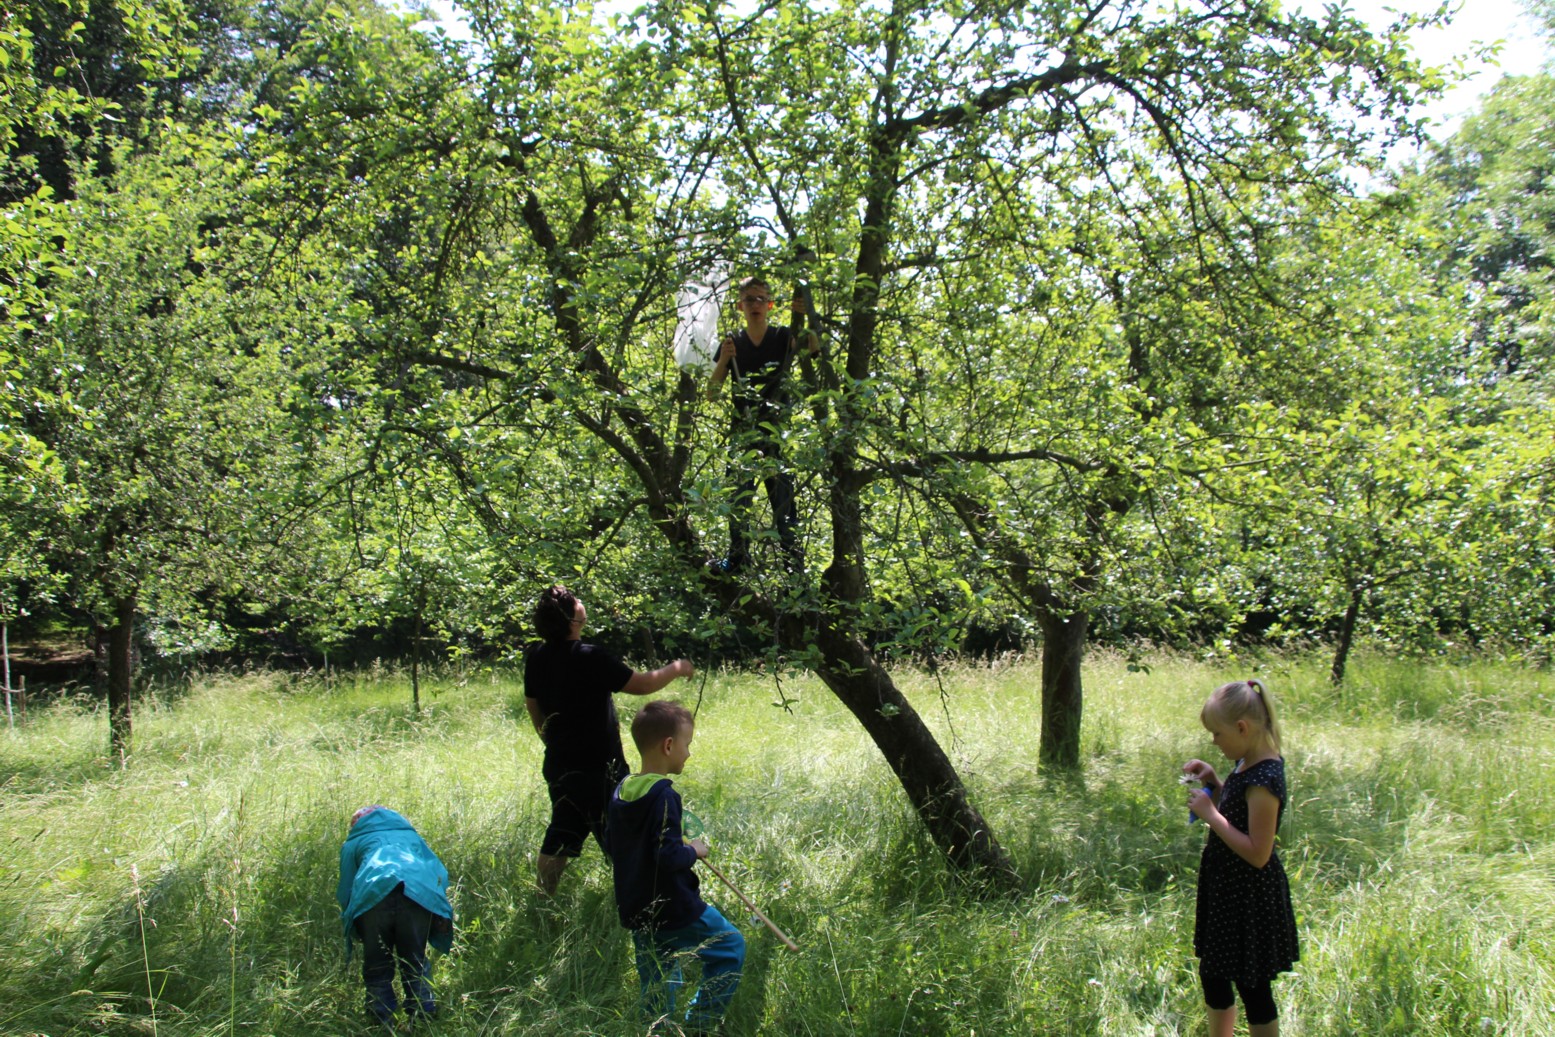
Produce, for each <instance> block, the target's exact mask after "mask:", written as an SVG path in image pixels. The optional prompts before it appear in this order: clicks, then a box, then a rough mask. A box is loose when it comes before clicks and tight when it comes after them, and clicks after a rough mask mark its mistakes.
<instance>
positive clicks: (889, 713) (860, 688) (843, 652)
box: [816, 626, 1019, 888]
mask: <svg viewBox="0 0 1555 1037" xmlns="http://www.w3.org/2000/svg"><path fill="white" fill-rule="evenodd" d="M816 643H817V647H819V648H820V649H821V655H822V658H823V661H822V662H821V663H819V664H818V665H817V667H816V672H817V674H818V675H819V676H820V678H821V679H822V680H823V681H825V682H826V686H827V687H828V688H830V689H831V690H832V693H833V694H835V695H836V696H837V698H838V699H839V700H840V701H841V702H842V703H843V705H845V706H847V707H848V710H849V712H851V713H852V714H853V716H854V717H855V718H856V719H857V720H858V722H859V724H860V725H861V726H862V727H863V728H864V730H865V731H866V732H867V733H868V734H869V737H870V739H871V740H872V741H873V742H874V743H875V746H876V747H877V748H878V749H879V750H880V755H881V756H883V757H885V761H886V764H887V766H889V767H890V768H891V772H892V773H893V774H895V775H896V778H897V781H899V782H900V783H901V786H902V789H903V790H904V791H905V792H906V793H907V799H908V801H909V802H910V803H911V804H912V806H913V809H914V810H915V811H916V813H917V815H918V818H919V820H920V821H922V823H923V826H924V829H925V830H926V831H927V832H928V835H929V838H930V839H932V840H933V841H934V845H935V846H937V847H939V849H940V850H941V851H942V852H943V853H944V854H945V857H946V859H947V860H949V861H950V863H951V864H952V865H953V866H954V867H956V868H958V869H960V870H962V871H965V872H967V873H969V874H971V875H975V876H976V877H978V878H979V879H980V880H981V881H984V882H986V883H987V884H988V885H989V886H991V887H993V888H1011V887H1013V886H1014V885H1015V884H1016V883H1017V882H1018V880H1019V876H1018V875H1017V874H1016V872H1015V867H1014V865H1012V864H1011V863H1010V859H1009V857H1008V856H1007V855H1006V854H1005V852H1004V848H1003V847H1002V846H1000V845H999V841H998V839H996V838H995V837H994V834H993V832H992V831H991V830H990V829H989V827H988V823H987V822H986V821H985V820H983V816H982V814H981V813H979V812H978V810H977V808H976V807H974V806H973V805H972V803H971V800H970V799H969V798H968V796H967V792H966V786H965V785H963V784H962V782H961V776H960V775H959V774H957V773H956V768H955V764H954V763H952V762H951V760H950V757H949V756H947V755H946V754H945V751H944V749H942V748H940V744H939V742H938V741H936V740H935V738H934V733H933V732H932V731H930V730H929V729H928V727H927V725H925V724H924V722H923V718H922V717H921V716H920V715H919V714H918V712H917V710H915V709H913V707H912V704H911V703H910V702H908V701H907V699H906V698H904V697H903V696H902V693H901V692H900V691H898V690H897V688H896V685H895V683H894V682H893V681H892V680H891V676H890V674H888V673H887V672H886V671H885V670H884V669H883V668H881V666H880V664H879V663H878V662H876V661H875V658H874V656H873V655H872V654H871V653H870V651H869V649H868V648H867V647H865V645H864V644H863V643H862V642H860V641H859V640H858V639H857V638H854V637H850V636H848V635H847V634H845V633H842V632H840V631H838V630H836V629H835V628H834V627H825V626H823V629H822V631H821V633H820V635H819V636H818V637H817V638H816Z"/></svg>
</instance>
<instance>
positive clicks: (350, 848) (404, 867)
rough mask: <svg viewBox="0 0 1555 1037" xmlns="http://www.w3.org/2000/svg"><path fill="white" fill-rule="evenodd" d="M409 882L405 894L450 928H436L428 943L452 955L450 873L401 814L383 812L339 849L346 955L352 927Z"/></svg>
mask: <svg viewBox="0 0 1555 1037" xmlns="http://www.w3.org/2000/svg"><path fill="white" fill-rule="evenodd" d="M401 882H403V883H405V895H406V896H407V897H409V898H410V899H412V900H414V901H415V902H416V903H418V904H420V905H421V906H422V907H424V908H426V909H427V910H428V911H430V912H432V913H433V914H434V915H436V916H437V917H439V918H445V919H447V920H448V921H449V923H450V924H449V925H434V926H433V927H432V936H431V938H430V939H429V940H428V942H429V943H431V945H432V946H433V947H436V948H437V949H438V950H440V951H443V952H444V953H447V951H448V949H449V948H450V947H451V946H453V926H452V924H451V923H452V922H453V917H454V909H453V905H452V904H450V903H449V902H448V893H447V890H448V869H447V868H445V867H443V862H442V861H440V860H438V859H437V854H435V853H433V852H432V848H431V847H429V846H428V845H427V844H426V842H425V841H424V840H423V839H422V838H421V836H420V835H418V834H417V833H416V830H415V829H414V828H412V827H411V824H410V822H409V821H407V820H405V819H404V818H403V817H401V816H400V815H399V814H397V813H395V812H394V811H392V810H390V809H388V808H387V807H379V808H378V809H377V810H374V811H371V812H370V813H367V814H364V815H363V816H362V817H361V818H360V819H359V820H358V821H357V822H356V824H354V825H352V826H351V834H350V835H348V836H346V841H345V844H344V845H343V846H341V847H340V888H339V889H337V890H336V891H335V899H336V900H338V901H340V924H341V928H342V929H343V930H344V931H345V938H346V953H347V954H348V955H349V954H350V953H351V937H352V935H353V932H354V930H353V929H352V926H353V925H354V924H355V922H356V920H357V919H358V918H360V917H361V916H362V915H363V914H364V913H366V912H367V911H368V910H369V909H371V908H372V907H373V906H374V905H376V904H377V903H378V901H380V900H382V899H383V898H384V897H386V896H388V895H389V894H390V893H392V892H394V887H395V886H398V885H399V884H400V883H401Z"/></svg>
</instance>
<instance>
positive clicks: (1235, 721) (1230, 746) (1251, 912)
mask: <svg viewBox="0 0 1555 1037" xmlns="http://www.w3.org/2000/svg"><path fill="white" fill-rule="evenodd" d="M1199 720H1200V721H1201V722H1203V724H1204V727H1205V728H1206V729H1207V730H1208V731H1209V733H1210V736H1211V738H1212V740H1213V741H1214V743H1215V746H1216V747H1217V748H1219V749H1220V751H1221V752H1223V753H1225V754H1226V759H1228V760H1233V761H1235V766H1233V767H1232V768H1231V773H1230V774H1228V775H1226V777H1225V780H1224V781H1222V780H1221V779H1220V777H1219V775H1217V774H1216V773H1215V768H1214V767H1211V766H1210V765H1209V764H1207V763H1205V762H1204V761H1203V760H1189V761H1188V762H1187V763H1185V764H1183V765H1182V769H1183V772H1184V773H1185V774H1187V775H1188V776H1189V777H1190V778H1191V779H1192V780H1193V781H1194V782H1195V783H1196V784H1198V785H1200V786H1203V787H1202V788H1199V789H1195V790H1194V792H1193V793H1192V794H1191V795H1190V796H1189V799H1188V806H1189V808H1190V809H1191V810H1192V811H1193V812H1194V814H1196V815H1197V816H1198V817H1200V818H1202V819H1203V820H1204V823H1205V824H1206V825H1207V826H1208V827H1209V836H1208V838H1207V839H1206V841H1205V844H1204V855H1203V857H1202V859H1201V861H1200V864H1199V897H1198V909H1197V912H1196V917H1195V920H1194V927H1193V953H1194V954H1196V955H1198V957H1199V980H1200V982H1201V983H1202V984H1203V986H1204V1003H1205V1004H1206V1005H1208V1006H1209V1032H1210V1037H1231V1035H1232V1031H1233V1030H1234V1028H1235V1027H1236V997H1235V994H1240V995H1241V996H1242V1005H1243V1007H1244V1008H1245V1009H1246V1011H1247V1024H1248V1027H1249V1031H1250V1033H1251V1034H1252V1037H1275V1035H1277V1034H1278V1033H1279V1032H1280V1023H1279V1013H1278V1011H1276V1009H1275V1007H1274V993H1273V991H1272V989H1271V981H1272V980H1273V979H1274V977H1275V976H1277V975H1279V974H1280V973H1281V972H1288V971H1290V969H1291V967H1292V966H1293V965H1295V963H1296V960H1297V959H1298V958H1299V957H1300V954H1299V952H1298V950H1297V947H1296V913H1295V911H1294V909H1292V907H1291V903H1290V884H1289V883H1288V882H1286V880H1285V869H1284V868H1283V867H1282V866H1281V864H1280V855H1279V853H1278V852H1277V851H1276V850H1275V848H1274V837H1275V834H1276V833H1277V832H1278V831H1279V829H1280V816H1281V814H1283V813H1284V810H1285V761H1284V759H1283V758H1282V757H1281V756H1280V729H1279V725H1278V723H1276V721H1275V717H1274V703H1273V702H1272V701H1271V699H1270V698H1269V693H1268V691H1267V690H1266V689H1265V688H1264V686H1263V685H1262V684H1261V683H1260V682H1258V681H1256V680H1248V681H1233V682H1232V683H1230V684H1226V685H1222V686H1221V687H1219V688H1216V689H1215V693H1214V694H1213V695H1211V696H1210V697H1209V700H1208V701H1207V702H1205V703H1204V709H1203V710H1202V711H1201V712H1200V713H1199ZM1233 985H1234V986H1235V994H1234V993H1233V990H1232V988H1233Z"/></svg>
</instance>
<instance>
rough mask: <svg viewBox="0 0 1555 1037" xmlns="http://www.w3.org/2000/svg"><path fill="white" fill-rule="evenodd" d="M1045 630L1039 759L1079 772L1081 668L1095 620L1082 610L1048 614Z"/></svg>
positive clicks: (1041, 618) (1042, 620)
mask: <svg viewBox="0 0 1555 1037" xmlns="http://www.w3.org/2000/svg"><path fill="white" fill-rule="evenodd" d="M1037 624H1038V626H1040V627H1041V628H1042V742H1041V748H1040V749H1039V758H1040V760H1041V763H1042V765H1043V766H1045V767H1056V768H1062V769H1064V770H1075V769H1077V768H1078V767H1079V766H1080V720H1081V717H1082V715H1083V713H1084V704H1085V694H1084V687H1083V685H1082V684H1081V680H1080V664H1081V662H1082V661H1083V660H1084V658H1085V641H1086V637H1087V636H1088V635H1089V633H1090V625H1091V616H1090V613H1089V612H1086V611H1084V610H1079V611H1076V612H1069V613H1062V614H1061V613H1051V612H1044V613H1040V614H1038V616H1037Z"/></svg>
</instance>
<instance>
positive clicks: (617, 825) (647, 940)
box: [609, 701, 745, 1035]
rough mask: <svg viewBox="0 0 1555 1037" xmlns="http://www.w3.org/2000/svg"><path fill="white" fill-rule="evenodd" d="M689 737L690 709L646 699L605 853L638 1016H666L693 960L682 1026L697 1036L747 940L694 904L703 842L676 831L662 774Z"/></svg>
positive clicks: (729, 983)
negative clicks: (633, 965) (627, 933)
mask: <svg viewBox="0 0 1555 1037" xmlns="http://www.w3.org/2000/svg"><path fill="white" fill-rule="evenodd" d="M693 734H695V722H694V721H693V720H692V717H691V712H690V711H689V710H687V709H686V707H685V706H682V705H681V704H680V703H678V702H666V701H657V702H650V703H648V704H647V705H646V706H644V707H643V708H642V709H640V710H638V712H637V716H635V717H633V718H632V741H633V742H635V743H636V744H637V751H638V753H639V754H641V756H642V770H641V772H639V773H637V774H632V775H629V776H628V777H627V778H626V779H625V780H624V781H622V782H621V784H620V785H618V786H617V787H616V790H615V794H614V795H613V796H612V797H611V799H610V820H609V830H610V846H609V850H610V860H611V865H612V868H613V870H614V873H615V891H616V909H617V911H618V912H619V913H620V916H621V924H622V925H624V926H625V927H626V928H628V929H630V930H631V931H632V945H633V947H634V948H635V949H636V954H637V977H638V979H639V980H640V981H641V983H642V1006H643V1011H644V1013H645V1014H646V1015H647V1016H648V1017H649V1018H650V1019H652V1020H653V1024H654V1025H655V1026H656V1025H657V1024H658V1023H659V1022H660V1021H662V1020H667V1019H668V1018H669V1017H670V1016H671V1015H672V1014H673V1013H674V1011H675V1000H676V996H677V995H678V994H679V992H680V988H681V986H682V985H683V980H682V978H681V971H680V959H681V957H682V956H683V955H685V954H693V955H695V956H696V957H697V958H698V959H700V960H701V962H702V983H701V986H700V987H699V988H698V989H697V993H696V996H695V997H694V998H693V999H692V1001H691V1005H690V1008H689V1009H688V1010H687V1012H686V1016H685V1023H686V1032H687V1034H688V1035H702V1034H712V1033H715V1032H716V1031H717V1029H718V1026H719V1024H720V1023H721V1022H722V1020H723V1016H724V1012H725V1010H726V1009H728V1007H729V1001H730V1000H731V999H732V998H733V997H734V991H735V988H736V987H738V986H739V984H740V971H741V969H742V968H743V967H744V965H745V938H744V937H743V936H741V935H740V931H739V930H738V929H736V928H735V927H734V926H732V925H730V924H729V923H728V921H726V920H725V919H724V916H723V915H721V914H719V912H718V909H717V908H716V907H712V906H711V905H709V904H708V903H706V902H705V901H704V900H703V899H702V895H701V892H700V883H699V882H698V881H697V875H696V871H695V870H694V866H695V865H696V862H697V861H698V860H701V859H702V858H704V857H706V856H707V853H708V850H707V843H706V842H705V841H703V840H702V839H693V840H690V841H687V840H686V839H685V838H684V837H683V836H682V834H681V807H680V794H679V793H678V792H676V791H675V788H674V782H672V781H671V780H670V777H669V776H670V775H672V774H679V773H680V772H681V771H682V770H684V769H685V766H686V759H687V758H688V757H690V755H691V738H692V735H693Z"/></svg>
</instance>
